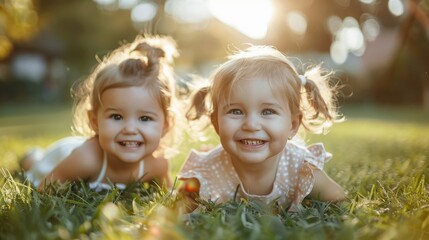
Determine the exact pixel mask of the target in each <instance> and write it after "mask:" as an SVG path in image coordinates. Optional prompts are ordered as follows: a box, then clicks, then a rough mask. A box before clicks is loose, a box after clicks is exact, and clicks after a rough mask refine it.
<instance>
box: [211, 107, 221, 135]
mask: <svg viewBox="0 0 429 240" xmlns="http://www.w3.org/2000/svg"><path fill="white" fill-rule="evenodd" d="M210 121H211V122H212V125H213V127H214V129H215V130H216V133H217V134H218V135H219V123H218V120H217V112H213V113H212V114H211V115H210Z"/></svg>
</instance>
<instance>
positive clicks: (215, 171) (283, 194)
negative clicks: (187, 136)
mask: <svg viewBox="0 0 429 240" xmlns="http://www.w3.org/2000/svg"><path fill="white" fill-rule="evenodd" d="M331 158H332V155H331V154H330V153H328V152H326V151H325V148H324V146H323V144H322V143H317V144H313V145H310V146H308V147H302V146H300V145H297V144H295V143H293V142H291V141H289V142H288V143H287V145H286V147H285V149H284V150H283V153H282V155H281V158H280V161H279V166H278V168H277V174H276V178H275V182H274V185H273V189H272V191H271V193H269V194H267V195H252V194H248V193H246V191H245V190H244V189H243V188H242V187H241V186H242V184H241V181H240V179H239V177H238V175H237V173H236V172H235V169H234V167H233V165H232V163H231V158H230V156H229V154H228V153H227V152H225V150H224V149H223V148H222V146H218V147H217V148H215V149H213V150H211V151H210V152H206V153H203V152H197V151H195V150H193V151H191V153H190V155H189V157H188V159H187V160H186V162H185V164H184V166H183V168H182V170H181V171H180V174H179V178H180V179H186V178H196V179H198V180H199V182H200V186H201V187H200V192H199V194H200V197H201V198H202V199H204V200H209V199H210V200H212V201H215V202H217V203H221V202H225V201H228V200H232V199H233V198H234V195H235V194H236V190H237V187H238V186H239V187H238V191H237V197H239V198H247V199H252V200H256V201H259V202H262V203H264V204H274V203H275V202H277V204H280V205H281V206H285V207H289V206H292V207H293V208H295V207H296V206H297V205H299V204H300V203H301V202H302V200H303V199H304V197H305V196H307V195H308V194H309V193H310V192H311V189H312V188H313V185H314V177H313V170H312V169H314V168H315V167H316V168H319V169H321V170H322V169H323V166H324V164H325V162H327V161H329V160H330V159H331Z"/></svg>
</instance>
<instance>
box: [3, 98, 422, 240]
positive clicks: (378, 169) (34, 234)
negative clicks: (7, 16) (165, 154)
mask: <svg viewBox="0 0 429 240" xmlns="http://www.w3.org/2000/svg"><path fill="white" fill-rule="evenodd" d="M54 110H55V111H46V108H43V107H42V108H41V109H40V110H39V109H38V110H37V112H38V114H34V111H33V110H28V109H27V110H26V111H22V112H19V111H16V110H14V111H11V110H8V111H0V132H1V135H0V166H1V171H0V186H1V188H0V189H1V190H0V236H1V238H2V239H71V238H73V239H75V238H79V239H138V238H143V239H287V238H290V239H429V194H428V182H429V181H428V177H429V163H428V161H429V137H428V136H429V112H428V111H426V112H425V111H422V110H419V109H404V108H387V107H383V108H380V107H362V106H355V107H349V108H347V107H345V108H344V112H345V115H346V117H347V121H346V122H344V123H340V124H337V125H336V126H334V128H333V129H332V130H331V131H330V133H329V134H328V135H325V136H307V138H308V139H309V140H310V142H318V141H322V142H323V143H324V144H325V147H326V149H327V150H328V151H330V152H332V153H333V155H334V158H333V159H332V160H331V162H328V163H327V164H326V165H325V170H326V171H327V172H328V174H329V175H330V176H331V177H332V178H334V179H335V180H336V181H337V182H339V183H340V184H341V185H342V186H343V187H344V188H345V189H347V192H348V196H349V198H350V201H348V202H346V203H343V204H340V205H335V204H327V203H323V202H318V201H310V200H306V201H305V203H304V207H303V208H302V209H301V210H300V211H299V212H297V213H293V214H291V213H287V212H284V211H278V212H275V213H273V212H272V211H269V210H267V209H264V208H262V207H261V206H258V205H256V204H255V203H252V202H245V201H242V202H240V201H236V202H233V201H231V202H228V203H225V204H215V203H212V202H202V203H201V211H199V212H196V213H192V214H187V215H184V214H181V213H179V212H178V211H177V210H176V208H175V207H174V206H175V201H176V199H175V196H174V193H172V192H170V191H168V190H166V189H162V188H159V187H154V186H148V185H147V184H136V185H133V186H130V187H129V188H128V189H126V190H125V191H119V190H114V191H110V192H104V193H95V192H93V191H90V190H88V188H87V187H86V185H85V184H82V183H77V184H66V185H64V186H57V187H56V188H54V189H53V191H52V192H51V193H50V194H46V193H39V192H37V191H35V190H34V189H33V188H32V187H31V185H30V184H29V183H28V182H26V181H25V180H24V178H23V177H22V172H21V171H20V170H19V167H18V164H17V161H18V159H19V156H20V155H22V154H23V153H24V151H25V150H26V149H27V148H29V147H31V146H34V145H39V146H42V147H45V146H47V145H48V144H49V143H51V142H52V141H54V140H56V139H58V138H60V137H63V136H67V135H68V134H69V132H70V130H69V129H70V127H69V126H70V120H69V119H70V113H69V110H68V109H64V108H55V109H54ZM192 143H193V141H190V140H187V141H185V143H184V144H182V145H181V146H180V147H179V150H180V154H179V155H178V156H177V157H175V159H172V160H171V162H172V175H173V176H174V175H175V173H177V171H178V169H179V168H180V166H181V164H182V162H183V159H184V157H185V156H186V154H187V153H188V151H189V148H190V147H191V146H192ZM208 143H214V144H216V140H215V137H214V136H212V138H211V139H210V140H209V142H208ZM205 144H207V143H205ZM201 145H202V144H200V146H198V147H201Z"/></svg>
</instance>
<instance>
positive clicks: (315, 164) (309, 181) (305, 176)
mask: <svg viewBox="0 0 429 240" xmlns="http://www.w3.org/2000/svg"><path fill="white" fill-rule="evenodd" d="M304 151H305V153H304V154H303V159H302V160H300V161H299V162H301V164H299V169H298V170H297V172H298V182H297V183H296V185H295V186H296V187H295V191H293V192H294V193H295V196H294V197H293V201H292V207H291V211H295V210H296V209H297V207H298V206H299V205H300V204H301V202H302V201H303V200H304V198H305V197H306V196H307V195H308V194H310V192H311V191H312V189H313V186H314V175H313V171H314V170H315V169H320V170H322V171H323V166H324V165H325V163H326V162H328V161H329V160H330V159H331V158H332V154H331V153H329V152H326V151H325V148H324V146H323V144H322V143H317V144H312V145H310V146H308V147H306V148H305V149H304Z"/></svg>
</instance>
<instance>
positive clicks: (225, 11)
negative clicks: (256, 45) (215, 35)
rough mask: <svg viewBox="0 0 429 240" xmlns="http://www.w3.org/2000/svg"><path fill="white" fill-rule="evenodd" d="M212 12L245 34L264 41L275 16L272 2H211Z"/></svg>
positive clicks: (260, 0) (219, 0)
mask: <svg viewBox="0 0 429 240" xmlns="http://www.w3.org/2000/svg"><path fill="white" fill-rule="evenodd" d="M210 11H211V13H212V14H213V16H215V17H216V18H217V19H219V20H220V21H222V22H224V23H226V24H228V25H229V26H231V27H233V28H235V29H237V30H238V31H240V32H242V33H243V34H245V35H247V36H249V37H251V38H253V39H263V38H264V37H265V36H266V35H267V30H268V24H269V23H270V20H271V17H272V15H273V5H272V3H271V0H234V1H231V0H210Z"/></svg>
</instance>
